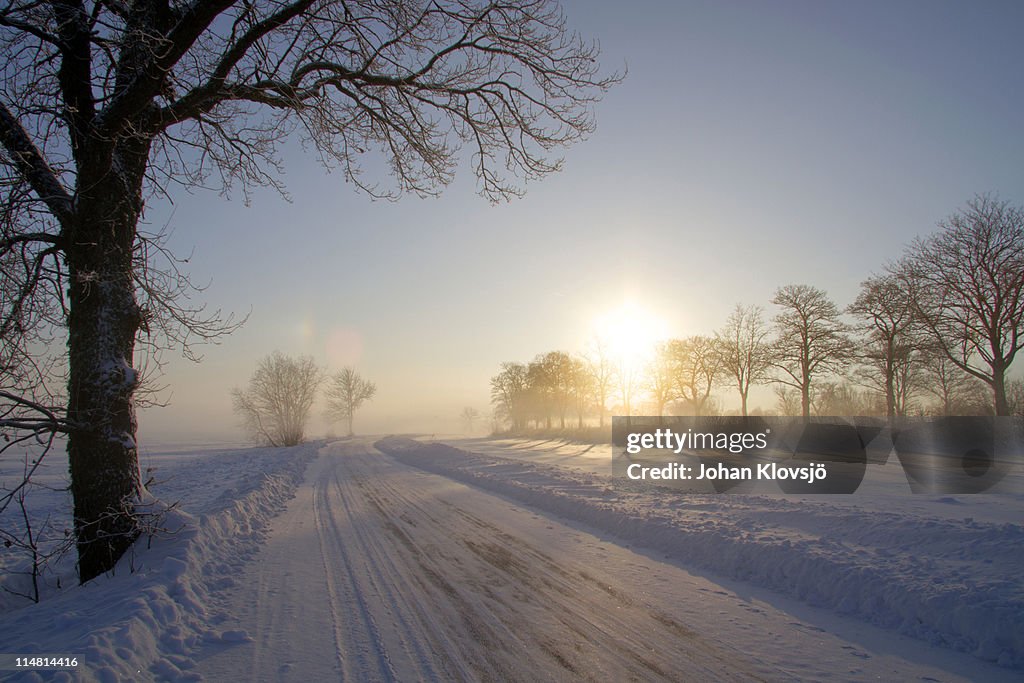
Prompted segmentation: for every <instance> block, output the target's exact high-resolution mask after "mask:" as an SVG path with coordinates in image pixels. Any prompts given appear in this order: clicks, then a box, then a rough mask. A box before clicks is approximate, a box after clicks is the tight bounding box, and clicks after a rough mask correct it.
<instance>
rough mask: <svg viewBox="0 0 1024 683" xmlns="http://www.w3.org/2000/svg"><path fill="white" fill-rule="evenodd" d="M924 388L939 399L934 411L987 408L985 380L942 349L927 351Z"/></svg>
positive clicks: (971, 412) (972, 412)
mask: <svg viewBox="0 0 1024 683" xmlns="http://www.w3.org/2000/svg"><path fill="white" fill-rule="evenodd" d="M922 372H923V378H922V382H921V388H922V390H923V391H924V392H926V393H928V394H930V395H931V396H932V397H934V398H935V399H936V403H935V405H934V407H932V408H931V411H930V412H932V413H936V414H938V415H977V414H979V413H984V412H987V406H986V401H985V391H984V390H985V388H986V387H985V384H984V383H983V382H982V381H981V380H979V379H978V378H977V377H974V376H973V375H969V374H967V373H966V372H964V371H963V370H961V369H960V367H959V366H958V365H957V364H956V363H954V362H953V361H951V360H950V359H949V357H948V356H946V354H945V353H944V352H942V351H939V350H935V349H930V350H928V351H926V353H925V355H924V358H923V361H922Z"/></svg>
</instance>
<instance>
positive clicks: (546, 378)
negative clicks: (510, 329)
mask: <svg viewBox="0 0 1024 683" xmlns="http://www.w3.org/2000/svg"><path fill="white" fill-rule="evenodd" d="M574 370H575V364H574V362H573V358H572V356H570V355H569V354H568V353H566V352H565V351H550V352H548V353H545V354H541V355H539V356H537V358H536V359H535V360H534V361H533V362H532V363H530V367H529V375H530V378H531V382H532V383H533V386H534V387H535V388H536V389H537V390H538V392H539V394H540V395H541V396H543V397H544V400H545V407H546V415H545V417H546V420H547V426H548V428H549V429H550V428H551V418H552V417H553V416H557V417H558V420H559V428H560V429H565V416H566V414H567V413H568V412H569V409H570V407H571V406H572V403H573V385H574V379H573V372H574Z"/></svg>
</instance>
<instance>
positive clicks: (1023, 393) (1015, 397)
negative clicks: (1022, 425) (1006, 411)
mask: <svg viewBox="0 0 1024 683" xmlns="http://www.w3.org/2000/svg"><path fill="white" fill-rule="evenodd" d="M1006 402H1007V404H1008V405H1009V408H1010V415H1015V416H1017V417H1024V380H1020V379H1012V380H1010V381H1009V382H1007V383H1006Z"/></svg>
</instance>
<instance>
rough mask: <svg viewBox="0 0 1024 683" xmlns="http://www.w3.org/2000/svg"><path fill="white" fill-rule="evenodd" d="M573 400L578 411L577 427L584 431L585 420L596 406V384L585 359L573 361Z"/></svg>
mask: <svg viewBox="0 0 1024 683" xmlns="http://www.w3.org/2000/svg"><path fill="white" fill-rule="evenodd" d="M571 382H572V398H573V405H574V406H575V409H576V427H577V428H578V429H583V418H584V417H586V415H587V412H588V411H589V410H590V407H591V406H592V405H593V404H594V400H595V395H596V393H597V391H596V382H595V380H594V376H593V375H592V374H591V372H590V366H589V365H588V364H587V362H586V360H585V359H582V358H573V359H572V380H571Z"/></svg>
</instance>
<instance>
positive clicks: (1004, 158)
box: [141, 0, 1024, 447]
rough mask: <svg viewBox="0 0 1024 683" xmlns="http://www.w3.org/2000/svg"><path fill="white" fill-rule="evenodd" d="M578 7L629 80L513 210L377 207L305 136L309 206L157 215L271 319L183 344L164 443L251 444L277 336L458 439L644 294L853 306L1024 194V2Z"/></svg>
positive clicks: (575, 14)
mask: <svg viewBox="0 0 1024 683" xmlns="http://www.w3.org/2000/svg"><path fill="white" fill-rule="evenodd" d="M564 7H565V8H566V11H567V13H568V16H569V24H570V25H571V26H572V27H573V28H576V29H578V30H579V31H580V32H581V33H583V34H584V35H585V36H587V37H592V38H596V39H598V40H599V41H600V43H601V45H602V49H603V58H602V63H603V64H604V65H605V66H606V68H607V69H608V70H615V69H621V68H623V67H628V72H629V75H628V77H627V79H626V80H625V82H623V83H622V84H621V85H620V86H618V87H617V88H615V89H614V90H613V91H611V92H610V93H609V94H608V95H607V96H606V98H605V99H604V101H603V102H602V103H601V104H600V105H599V106H598V109H597V116H598V130H597V132H596V134H595V135H593V137H592V138H591V139H590V140H588V141H587V142H585V143H583V144H581V145H578V146H576V147H574V148H572V149H570V150H568V152H567V153H566V166H565V170H564V171H563V172H562V173H560V174H558V175H556V176H552V177H549V178H548V179H546V180H545V181H543V182H541V183H535V184H532V185H531V186H530V187H529V188H528V192H527V196H526V197H525V198H524V199H522V200H517V201H514V202H512V203H510V204H503V205H499V206H492V205H490V204H488V203H487V202H486V201H485V200H484V199H482V198H480V197H479V196H477V195H476V194H475V193H474V190H475V183H474V179H473V177H472V175H471V174H469V173H467V172H463V173H461V174H460V176H459V177H458V179H457V180H456V182H455V183H454V184H453V185H452V186H450V187H449V188H448V189H447V190H446V192H445V193H444V194H443V196H442V197H440V198H438V199H430V200H422V199H417V198H415V197H406V198H403V199H402V200H401V201H399V202H397V203H389V202H382V201H376V202H375V201H371V200H370V199H369V198H368V197H366V196H365V195H361V194H358V193H356V192H355V191H354V190H353V189H352V188H351V186H350V185H347V184H345V182H344V180H343V178H342V176H341V175H340V174H333V175H331V174H326V173H325V172H324V171H323V169H322V168H321V167H320V166H319V165H318V164H317V162H316V160H315V158H314V157H313V156H312V155H309V154H305V153H303V151H302V149H301V147H300V146H299V145H298V144H289V145H288V146H287V148H286V149H284V150H283V156H284V158H285V161H286V168H287V175H286V176H285V178H284V180H285V182H286V184H287V186H288V189H289V191H290V193H291V196H292V202H291V203H288V202H286V201H284V200H282V199H281V198H280V197H279V196H278V195H277V194H275V193H273V192H270V191H260V192H256V193H255V194H254V196H253V200H252V203H251V205H250V206H248V207H246V206H245V205H244V203H243V202H242V198H241V196H239V195H232V197H231V198H230V200H228V199H225V198H223V197H221V196H219V195H217V194H215V193H207V192H197V193H195V194H192V195H188V194H185V193H183V192H182V193H178V194H177V195H176V196H175V204H174V206H173V207H172V206H170V204H168V203H163V204H160V203H156V202H153V203H151V204H150V206H149V207H148V210H147V216H146V217H147V220H148V221H149V222H151V223H152V224H154V225H155V226H160V225H165V224H166V225H168V226H169V227H170V228H171V229H173V230H174V236H173V240H172V243H173V245H174V246H175V247H176V248H177V249H178V251H180V252H183V253H185V254H188V253H189V252H190V251H191V250H192V249H193V248H194V249H195V252H194V254H193V257H192V259H191V262H190V268H191V272H192V274H193V276H194V279H195V280H196V281H197V282H199V283H206V282H210V283H211V286H210V288H209V289H208V290H207V291H206V293H205V294H204V295H203V296H204V297H205V300H206V301H207V302H208V303H209V305H210V306H211V307H212V308H218V307H219V308H223V309H226V310H233V311H237V312H240V313H242V314H244V313H246V312H248V311H250V310H251V316H250V319H249V322H248V324H247V325H246V326H245V327H243V328H242V329H241V330H240V331H238V332H237V333H235V334H234V335H232V336H231V337H229V338H227V339H225V340H224V341H223V343H222V344H221V345H219V346H215V347H206V348H205V350H204V352H205V361H204V362H203V363H202V364H200V365H192V364H189V363H187V362H185V361H179V360H177V359H176V358H173V357H172V356H173V355H174V354H168V359H170V361H171V362H170V363H169V364H168V367H167V373H166V375H165V377H164V379H163V381H164V383H166V384H169V385H170V387H171V389H170V391H169V393H168V396H169V398H170V400H171V405H170V406H169V407H166V408H161V409H150V410H147V411H145V412H144V413H143V414H142V415H141V433H142V439H143V446H144V447H145V446H146V439H147V438H148V439H149V440H150V441H151V442H152V443H156V442H163V441H168V440H177V439H190V438H193V436H195V437H198V438H207V437H227V438H230V437H231V436H236V437H240V436H241V433H240V431H239V430H238V428H237V424H236V419H235V417H234V416H233V415H232V413H231V410H230V398H229V391H230V389H231V388H232V387H234V386H241V385H243V384H244V383H245V382H246V380H247V378H248V376H249V375H250V373H251V371H252V369H253V367H254V366H255V363H256V360H257V359H258V358H259V357H261V356H263V355H265V354H267V353H269V352H271V351H273V350H275V349H278V350H281V351H283V352H286V353H290V354H300V353H308V354H312V355H313V356H314V357H315V358H317V359H318V360H319V361H320V362H321V363H323V364H324V365H327V366H329V367H330V368H331V369H333V370H336V369H338V368H340V367H341V366H342V365H346V364H352V365H355V366H356V368H357V369H358V370H359V371H360V372H361V373H362V374H363V375H364V376H366V377H368V378H370V379H372V380H374V381H376V382H377V385H378V396H377V398H376V399H375V400H374V401H373V402H372V403H371V404H368V406H367V407H366V408H365V409H364V410H363V411H362V412H361V413H359V414H357V419H356V427H357V430H360V428H361V431H374V432H381V431H391V430H396V431H397V430H403V429H426V430H428V431H435V430H436V431H442V430H444V429H446V428H447V429H456V428H457V427H458V421H457V418H456V416H457V414H458V413H459V411H460V410H461V408H462V407H463V406H467V405H469V406H475V407H477V409H479V410H481V411H486V410H488V409H489V406H488V380H489V378H490V377H491V376H492V375H494V374H495V373H496V372H497V369H498V364H499V363H500V362H501V361H506V360H521V361H526V360H529V359H531V358H532V357H533V356H534V355H536V354H537V353H540V352H544V351H549V350H555V349H564V350H569V351H575V350H579V349H581V348H582V346H583V344H584V342H585V341H586V339H587V338H588V337H589V336H590V334H591V328H592V324H593V320H594V319H595V318H596V317H598V316H600V315H601V314H602V312H604V311H607V310H609V309H612V308H615V307H616V306H618V305H620V304H621V303H622V302H623V301H624V300H627V299H632V300H633V301H635V302H639V303H640V304H642V305H643V306H645V307H646V308H648V309H650V310H651V311H652V312H653V313H654V314H656V315H658V316H660V317H662V318H664V320H665V321H666V324H667V325H668V327H669V330H670V332H671V333H672V334H674V335H688V334H697V333H710V332H712V331H713V330H714V329H715V328H717V327H719V326H721V324H722V323H723V322H724V320H725V317H726V316H727V315H728V313H729V311H730V310H731V309H732V307H733V306H734V305H735V304H736V303H737V302H744V303H754V304H760V305H763V306H765V307H766V308H767V309H768V312H769V313H771V312H772V310H771V309H772V307H771V306H770V305H769V304H768V301H769V299H770V298H771V295H772V292H773V291H774V290H775V288H777V287H778V286H780V285H785V284H790V283H796V282H800V283H807V284H812V285H815V286H818V287H822V288H824V289H826V290H827V291H828V292H829V293H830V294H831V295H832V296H833V297H834V298H835V300H836V301H837V303H838V304H839V305H840V306H845V305H846V304H848V303H849V302H850V301H851V300H852V299H853V298H854V297H855V295H856V291H857V287H858V285H859V283H860V281H861V280H863V279H864V278H865V277H866V276H868V275H869V274H870V273H871V271H873V270H877V269H879V268H880V267H881V266H882V265H883V264H884V263H885V261H886V260H888V259H890V258H893V257H895V256H897V255H898V254H899V253H900V251H901V249H902V246H903V245H904V244H905V243H906V242H907V241H909V240H911V239H913V238H914V236H916V235H923V234H927V233H929V232H931V231H933V230H934V226H935V223H936V222H937V221H938V220H940V219H941V218H943V217H944V216H946V215H948V214H949V213H951V212H952V211H954V210H955V209H957V208H958V207H960V206H962V205H963V203H964V202H965V201H966V200H967V199H969V198H970V197H971V196H973V195H974V194H975V193H978V192H987V191H992V192H997V193H999V194H1000V195H1001V196H1002V197H1003V198H1004V199H1009V200H1011V201H1012V202H1013V203H1015V204H1022V203H1024V166H1022V159H1024V130H1022V128H1024V126H1022V121H1024V118H1022V112H1024V79H1022V78H1021V75H1020V69H1021V65H1024V43H1022V41H1021V40H1020V27H1021V26H1024V3H1021V2H1005V3H997V2H966V1H965V2H955V3H953V2H937V1H934V0H927V1H921V2H822V1H813V2H810V1H809V2H764V1H763V0H759V1H757V2H723V1H719V0H715V1H710V0H709V1H707V2H681V3H674V2H646V3H643V2H632V3H622V2H594V1H592V0H574V1H572V2H567V3H564ZM367 168H368V170H369V172H370V173H371V174H372V173H373V172H374V171H380V169H381V168H382V167H381V165H380V163H379V161H378V160H374V159H369V160H368V161H367ZM380 173H383V171H380ZM320 412H321V411H320V410H319V409H318V415H319V413H320ZM323 429H324V426H323V424H322V422H321V421H320V420H319V419H318V421H317V424H316V425H314V431H322V430H323Z"/></svg>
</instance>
